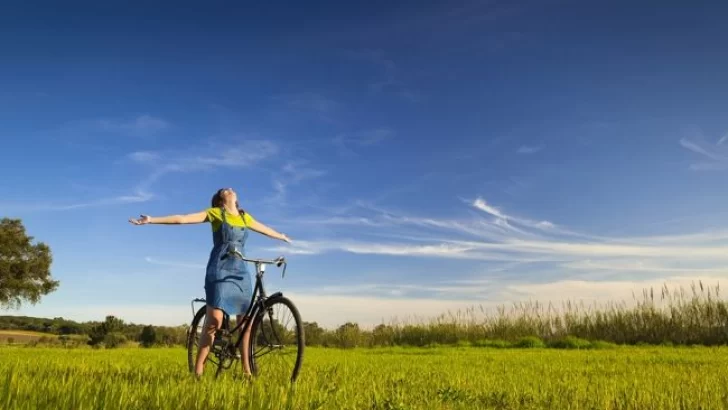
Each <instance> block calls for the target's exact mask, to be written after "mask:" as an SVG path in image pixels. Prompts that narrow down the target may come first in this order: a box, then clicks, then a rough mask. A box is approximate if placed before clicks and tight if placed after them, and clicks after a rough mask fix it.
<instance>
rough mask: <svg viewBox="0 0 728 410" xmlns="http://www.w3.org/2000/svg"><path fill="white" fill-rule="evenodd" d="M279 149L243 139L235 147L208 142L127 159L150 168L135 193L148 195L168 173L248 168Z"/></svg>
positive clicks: (139, 153)
mask: <svg viewBox="0 0 728 410" xmlns="http://www.w3.org/2000/svg"><path fill="white" fill-rule="evenodd" d="M278 152H279V146H278V144H276V143H275V142H273V141H270V140H264V139H244V140H241V141H239V142H237V143H226V144H223V143H220V142H211V143H208V144H206V145H202V146H200V147H199V148H196V149H188V150H182V151H179V150H171V151H160V152H152V151H137V152H132V153H130V154H128V155H127V159H129V160H130V161H132V162H135V163H138V164H142V165H145V166H148V167H150V168H151V172H150V173H149V174H148V176H147V177H146V178H144V179H143V180H141V181H139V183H138V185H137V189H138V190H141V191H145V192H147V191H149V190H151V188H152V186H153V185H154V184H155V183H156V182H157V181H158V180H159V179H161V178H162V177H164V176H166V175H168V174H170V173H181V172H192V171H199V170H210V169H215V168H247V167H251V166H254V165H256V164H258V163H259V162H261V161H263V160H265V159H267V158H270V157H272V156H274V155H276V154H277V153H278Z"/></svg>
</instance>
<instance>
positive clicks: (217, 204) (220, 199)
mask: <svg viewBox="0 0 728 410" xmlns="http://www.w3.org/2000/svg"><path fill="white" fill-rule="evenodd" d="M226 204H227V205H232V206H235V208H239V206H238V195H237V194H236V193H235V191H233V189H232V188H222V189H219V190H218V191H217V192H215V195H213V196H212V201H211V205H212V207H213V208H221V207H223V206H225V205H226Z"/></svg>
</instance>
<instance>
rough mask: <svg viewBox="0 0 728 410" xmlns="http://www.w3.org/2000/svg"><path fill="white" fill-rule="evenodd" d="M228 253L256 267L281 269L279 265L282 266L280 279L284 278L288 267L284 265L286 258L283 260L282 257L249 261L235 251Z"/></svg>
mask: <svg viewBox="0 0 728 410" xmlns="http://www.w3.org/2000/svg"><path fill="white" fill-rule="evenodd" d="M229 253H231V254H233V255H235V256H236V257H238V258H240V259H242V260H244V261H246V262H252V263H255V264H256V265H276V266H277V267H279V268H280V267H281V265H283V273H282V274H281V277H285V276H286V268H287V267H288V263H286V258H284V257H283V256H279V257H277V258H275V259H251V258H246V257H245V256H243V254H242V253H240V251H238V250H237V249H231V250H230V251H229Z"/></svg>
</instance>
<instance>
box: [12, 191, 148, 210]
mask: <svg viewBox="0 0 728 410" xmlns="http://www.w3.org/2000/svg"><path fill="white" fill-rule="evenodd" d="M152 198H154V195H152V194H150V193H148V192H143V191H137V192H135V193H132V194H130V195H119V196H111V197H105V198H98V199H91V200H87V201H76V202H74V201H65V202H61V201H55V202H48V203H43V204H17V203H5V204H3V203H0V209H2V210H3V212H18V211H26V212H37V211H71V210H77V209H85V208H94V207H99V206H113V205H125V204H135V203H142V202H147V201H149V200H151V199H152Z"/></svg>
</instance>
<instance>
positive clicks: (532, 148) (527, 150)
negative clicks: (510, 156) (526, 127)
mask: <svg viewBox="0 0 728 410" xmlns="http://www.w3.org/2000/svg"><path fill="white" fill-rule="evenodd" d="M541 150H543V146H541V145H521V146H520V147H519V148H518V151H516V152H517V153H518V154H526V155H527V154H535V153H537V152H539V151H541Z"/></svg>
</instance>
